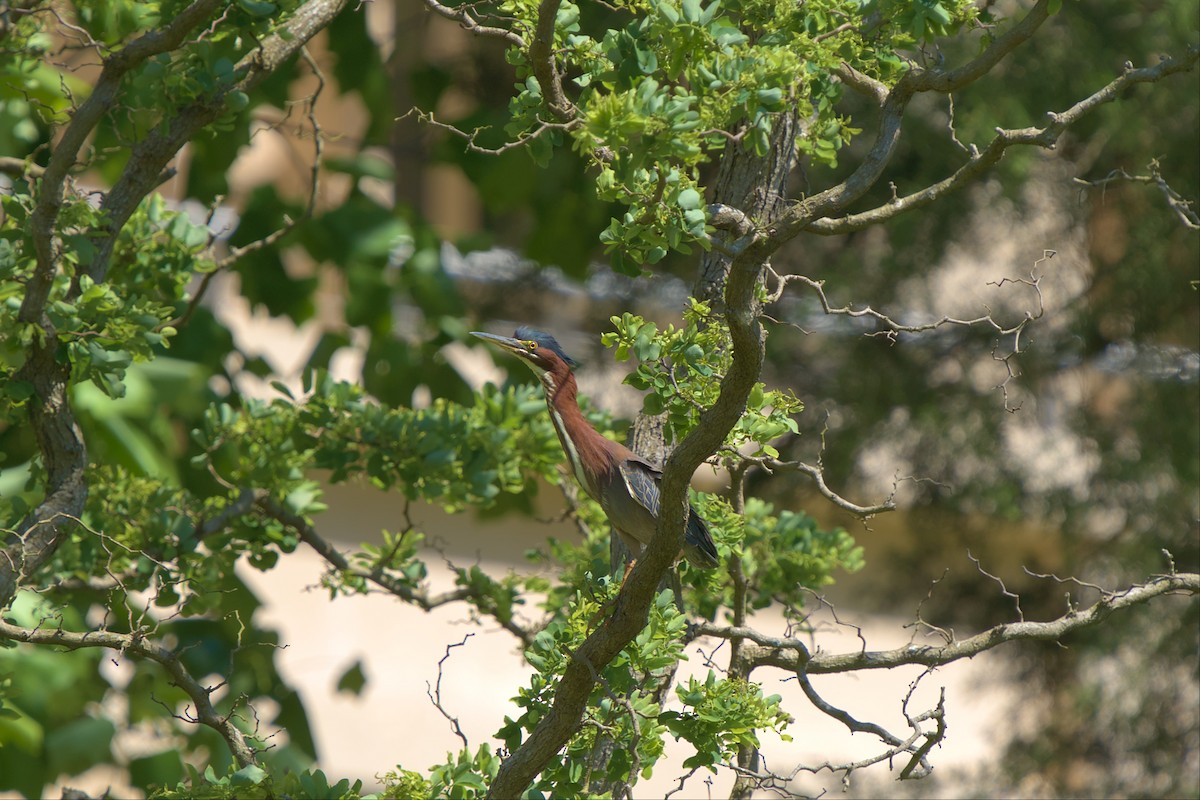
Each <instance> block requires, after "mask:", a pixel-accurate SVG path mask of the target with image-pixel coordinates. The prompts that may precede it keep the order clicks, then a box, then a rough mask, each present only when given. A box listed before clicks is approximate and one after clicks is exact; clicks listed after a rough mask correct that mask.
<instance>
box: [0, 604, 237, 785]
mask: <svg viewBox="0 0 1200 800" xmlns="http://www.w3.org/2000/svg"><path fill="white" fill-rule="evenodd" d="M0 639H7V640H9V641H13V642H26V643H28V644H37V645H50V646H54V645H57V646H60V647H65V648H67V649H68V650H79V649H81V648H84V647H105V648H108V649H110V650H116V651H118V652H121V653H128V654H129V655H132V656H135V657H138V658H145V659H148V660H150V661H154V662H156V663H158V664H159V665H161V666H162V667H163V669H165V670H166V672H167V674H168V675H170V676H171V681H172V682H173V683H174V684H175V685H176V686H178V687H179V688H180V689H182V690H183V691H184V692H185V693H186V694H187V696H188V697H189V698H191V700H192V703H194V704H195V707H196V715H195V721H196V722H198V723H200V724H201V725H207V726H208V727H210V728H212V729H213V730H215V731H216V732H217V733H219V734H220V735H221V738H222V739H224V740H225V743H226V744H227V745H228V746H229V751H230V752H231V753H232V754H233V757H234V758H235V759H236V760H237V762H238V764H239V765H240V766H243V767H245V766H249V765H250V764H254V763H255V762H256V761H257V759H256V758H255V753H256V751H255V749H254V748H253V747H252V746H251V745H250V743H249V742H248V741H247V740H246V737H245V735H244V734H243V733H242V732H241V731H240V730H238V727H237V725H234V724H233V721H232V715H226V716H222V715H221V714H220V713H218V712H217V710H216V709H215V708H214V707H213V704H212V699H211V698H212V693H213V692H214V691H216V690H217V688H219V687H217V686H202V685H201V684H200V683H199V682H198V681H197V680H196V679H195V678H193V677H192V675H191V673H189V672H188V670H187V667H185V666H184V664H183V661H181V660H180V658H179V654H178V653H176V652H175V651H174V650H171V649H170V648H168V647H164V646H163V645H161V644H158V643H157V642H153V641H151V640H149V639H147V638H146V637H145V634H144V633H142V632H140V631H139V632H135V633H113V632H112V631H83V632H82V633H77V632H74V631H65V630H62V629H61V628H45V629H43V628H32V629H31V628H22V627H20V626H18V625H13V624H12V623H10V622H7V621H5V620H3V619H0Z"/></svg>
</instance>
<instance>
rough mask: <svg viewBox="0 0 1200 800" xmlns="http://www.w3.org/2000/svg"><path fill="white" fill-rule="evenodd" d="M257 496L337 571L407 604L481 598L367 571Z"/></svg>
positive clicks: (507, 624) (429, 606)
mask: <svg viewBox="0 0 1200 800" xmlns="http://www.w3.org/2000/svg"><path fill="white" fill-rule="evenodd" d="M254 497H255V504H256V505H257V506H258V507H259V508H260V509H261V510H262V511H263V512H264V513H265V514H266V515H267V516H268V517H271V518H272V519H274V520H276V521H277V522H281V523H283V524H284V525H286V526H287V527H289V528H291V529H292V530H293V531H295V532H296V534H297V535H298V536H299V537H300V540H301V541H303V542H304V543H305V544H307V545H308V546H309V547H311V548H312V549H313V550H314V551H316V553H317V555H319V556H321V558H323V559H325V561H326V562H328V563H329V565H330V566H331V567H333V568H334V569H336V570H337V571H338V572H341V573H343V574H345V575H351V576H354V577H356V578H360V579H362V580H365V581H368V582H370V583H373V584H375V585H376V586H378V587H379V588H380V589H383V590H384V591H385V592H387V593H388V594H391V595H394V596H395V597H398V598H400V599H401V600H403V601H404V602H406V603H411V604H412V605H414V606H416V607H417V608H420V609H421V610H422V611H432V610H433V609H435V608H438V607H440V606H444V605H448V604H450V603H457V602H461V601H465V600H481V599H482V598H480V597H479V596H478V594H477V593H476V592H475V591H473V590H472V589H471V588H470V587H466V586H463V587H460V588H458V589H454V590H453V591H449V592H442V593H441V594H435V595H431V594H429V593H428V592H426V591H424V590H423V589H414V588H413V587H412V586H409V585H408V584H406V583H405V582H404V581H402V580H400V579H397V578H396V577H395V576H394V575H392V574H390V573H388V572H386V571H385V570H383V569H382V568H379V569H373V570H365V569H362V568H360V567H356V566H354V565H353V564H351V563H350V561H349V560H348V559H347V558H346V557H345V556H344V555H342V554H341V553H340V552H339V551H338V549H337V548H336V547H334V546H333V545H332V544H330V543H329V542H328V541H327V540H326V539H324V538H323V537H322V536H321V535H320V534H319V533H317V530H316V528H314V527H313V526H312V525H311V524H310V523H309V522H308V520H306V519H305V518H304V517H302V516H300V515H299V514H296V513H293V512H292V511H289V510H288V509H286V508H284V507H283V506H282V505H280V504H279V502H277V501H276V500H274V499H273V498H271V497H270V496H269V495H268V494H267V493H266V492H265V491H263V490H256V491H254ZM493 619H495V620H496V623H497V624H499V625H500V626H501V627H502V628H504V629H505V630H506V631H508V632H509V633H511V634H512V635H513V636H515V637H517V639H518V640H519V641H520V642H521V645H522V646H523V647H529V646H530V645H531V644H532V643H533V637H534V632H533V631H530V630H526V629H525V628H524V627H522V626H521V625H520V624H518V623H517V622H516V621H515V620H513V619H499V618H497V617H495V616H494V615H493Z"/></svg>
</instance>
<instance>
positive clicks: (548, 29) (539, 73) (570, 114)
mask: <svg viewBox="0 0 1200 800" xmlns="http://www.w3.org/2000/svg"><path fill="white" fill-rule="evenodd" d="M561 5H562V0H542V2H541V3H540V4H539V5H538V20H537V29H536V30H535V31H534V34H533V41H532V42H530V44H529V61H530V66H531V67H532V68H533V76H534V77H535V78H537V82H538V86H540V87H542V97H544V98H545V100H546V108H547V109H549V110H550V113H551V114H553V115H554V117H555V118H556V119H557V120H559V121H560V122H568V121H570V120H572V119H574V118H575V113H576V112H575V106H574V105H573V104H572V103H571V101H570V100H568V99H567V96H566V94H564V93H563V87H562V73H561V72H559V69H558V60H557V59H556V58H555V55H554V23H555V21H556V19H557V18H558V9H559V7H560V6H561Z"/></svg>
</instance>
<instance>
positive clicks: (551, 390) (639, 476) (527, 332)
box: [471, 327, 720, 569]
mask: <svg viewBox="0 0 1200 800" xmlns="http://www.w3.org/2000/svg"><path fill="white" fill-rule="evenodd" d="M471 335H472V336H478V337H479V338H480V339H483V340H484V341H485V342H488V343H489V344H493V345H495V346H497V347H499V348H500V349H502V350H504V351H506V352H509V353H512V354H513V355H515V356H517V357H518V358H520V359H521V360H522V361H524V362H525V363H526V364H528V365H529V368H530V369H532V370H533V371H534V374H536V375H537V376H538V378H539V379H540V380H541V382H542V388H543V389H545V391H546V406H547V407H548V408H549V409H550V419H551V420H552V421H553V422H554V429H555V430H556V431H558V440H559V441H560V442H561V443H562V448H563V452H565V453H566V454H567V459H568V460H569V461H570V462H571V470H572V471H573V472H574V473H575V479H576V480H578V481H579V485H580V486H582V487H583V490H584V491H585V492H587V493H588V495H589V496H590V497H591V498H592V499H593V500H595V501H596V502H597V503H599V504H600V507H601V508H602V509H604V513H605V514H606V515H607V516H608V521H609V523H610V524H611V525H612V528H613V530H614V531H616V532H617V534H618V535H619V536H620V537H621V540H622V541H623V542H624V543H625V545H626V546H627V547H628V548H629V550H630V552H631V553H634V554H635V555H636V554H637V553H640V552H641V549H642V546H643V545H645V544H648V543H649V542H650V539H651V537H653V536H654V531H655V529H656V527H657V525H656V523H657V520H658V508H659V489H658V484H659V481H661V480H662V472H661V471H659V469H658V468H657V467H655V466H654V465H653V464H651V463H650V462H649V461H647V460H646V459H644V458H642V457H641V456H639V455H638V454H637V453H634V452H633V451H632V450H630V449H629V448H628V447H626V446H625V445H623V444H621V443H619V442H614V441H612V440H611V439H609V438H607V437H605V436H603V435H601V434H600V432H599V431H597V430H596V429H595V428H593V427H592V426H591V425H589V424H588V421H587V420H586V419H584V417H583V412H582V411H580V409H579V403H578V402H577V400H576V386H575V375H574V373H573V372H572V368H573V367H574V366H575V360H574V359H572V358H571V357H570V356H568V355H567V354H566V353H564V352H563V349H562V347H561V346H559V344H558V342H557V341H555V339H554V337H553V336H551V335H550V334H548V333H542V332H541V331H535V330H533V329H532V328H526V327H521V328H517V331H516V333H514V334H513V336H512V338H511V339H510V338H508V337H507V336H496V335H494V334H490V333H478V332H473V333H472V334H471ZM688 508H689V511H690V513H689V514H688V521H687V529H686V530H685V531H684V535H683V555H684V557H685V558H687V560H688V563H690V564H692V565H694V566H697V567H700V568H701V569H712V568H714V567H716V566H717V565H718V564H719V563H720V561H719V560H718V558H717V547H716V545H715V544H713V539H712V534H710V533H709V532H708V525H706V524H705V522H704V520H703V519H701V518H700V515H699V514H697V513H696V509H694V508H692V507H691V506H689V507H688Z"/></svg>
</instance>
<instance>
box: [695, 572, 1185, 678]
mask: <svg viewBox="0 0 1200 800" xmlns="http://www.w3.org/2000/svg"><path fill="white" fill-rule="evenodd" d="M1167 594H1185V595H1193V596H1194V595H1197V594H1200V574H1196V573H1182V572H1181V573H1178V574H1173V575H1159V576H1156V577H1154V578H1152V579H1150V580H1149V581H1147V582H1146V583H1143V584H1135V585H1134V586H1132V587H1130V588H1129V589H1127V590H1126V591H1123V592H1118V593H1108V594H1105V595H1104V596H1103V597H1101V599H1100V600H1098V601H1097V602H1096V603H1094V604H1093V605H1091V606H1089V607H1088V608H1086V609H1083V610H1072V611H1070V612H1068V613H1066V614H1064V615H1063V616H1061V617H1058V618H1057V619H1054V620H1050V621H1049V622H1010V623H1006V624H1003V625H996V626H995V627H992V628H989V629H987V630H986V631H983V632H982V633H978V634H976V635H975V636H971V637H969V638H967V639H963V640H961V641H951V642H948V643H947V644H945V645H939V646H924V645H908V646H906V647H899V648H896V649H894V650H867V649H865V648H864V649H862V650H859V651H857V652H853V653H817V654H816V655H812V654H811V653H810V652H809V650H808V647H807V646H806V645H805V644H804V642H802V641H800V640H799V639H794V638H790V637H775V636H767V635H765V634H763V633H760V632H759V631H757V630H754V629H753V628H749V627H744V626H741V627H732V626H725V625H717V624H714V623H711V622H705V623H701V624H700V625H698V626H697V628H696V632H697V634H699V635H701V636H715V637H717V638H720V639H737V638H741V639H745V640H747V641H750V642H752V643H753V647H752V648H749V647H748V651H749V652H747V656H746V657H747V658H749V659H750V660H751V661H753V663H754V666H755V667H777V668H779V669H784V670H787V671H789V672H796V671H797V670H803V671H804V672H805V673H807V674H809V675H820V674H825V673H834V672H853V671H857V670H862V669H893V668H895V667H904V666H912V665H923V666H927V667H936V666H941V665H943V664H949V663H951V662H953V661H958V660H959V659H963V658H971V657H973V656H976V655H979V654H980V653H983V652H985V651H988V650H991V649H992V648H994V647H997V646H999V645H1002V644H1005V643H1007V642H1019V641H1050V642H1052V641H1059V640H1060V639H1062V638H1063V637H1065V636H1067V635H1069V634H1071V633H1073V632H1075V631H1078V630H1082V629H1084V628H1090V627H1093V626H1095V625H1098V624H1100V623H1101V622H1103V621H1104V620H1105V619H1107V618H1108V617H1109V616H1111V615H1112V613H1113V612H1115V611H1119V610H1121V609H1125V608H1132V607H1134V606H1137V605H1141V604H1143V603H1146V602H1148V601H1150V600H1152V599H1154V598H1156V597H1160V596H1162V595H1167Z"/></svg>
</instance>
